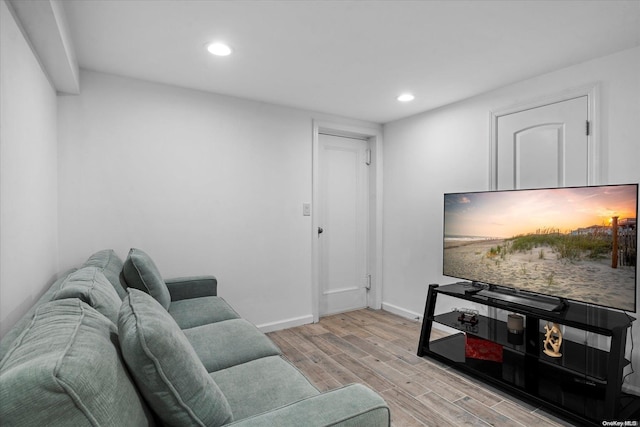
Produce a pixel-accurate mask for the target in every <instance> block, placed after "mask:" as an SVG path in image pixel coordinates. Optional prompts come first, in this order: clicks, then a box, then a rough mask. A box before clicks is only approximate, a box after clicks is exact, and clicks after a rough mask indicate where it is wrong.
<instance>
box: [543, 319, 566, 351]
mask: <svg viewBox="0 0 640 427" xmlns="http://www.w3.org/2000/svg"><path fill="white" fill-rule="evenodd" d="M544 329H545V331H547V332H546V333H545V334H544V354H546V355H547V356H551V357H561V356H562V353H560V346H561V345H562V332H560V326H558V324H557V323H553V325H552V326H551V327H549V322H547V324H546V325H544Z"/></svg>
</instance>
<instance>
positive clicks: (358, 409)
mask: <svg viewBox="0 0 640 427" xmlns="http://www.w3.org/2000/svg"><path fill="white" fill-rule="evenodd" d="M390 424H391V416H390V412H389V407H388V406H387V404H386V402H385V401H384V400H383V399H382V398H381V397H380V396H379V395H378V394H376V393H375V392H374V391H372V390H370V389H368V388H367V387H365V386H363V385H361V384H351V385H348V386H345V387H342V388H338V389H335V390H331V391H327V392H325V393H322V394H319V395H317V396H312V397H309V398H306V399H303V400H299V401H297V402H295V403H292V404H290V405H287V406H282V407H280V408H277V409H274V410H272V411H269V412H265V413H262V414H260V415H256V416H253V417H249V418H245V419H243V420H239V421H237V422H233V423H231V424H229V425H231V426H234V427H257V426H278V427H289V426H291V427H298V426H305V427H324V426H342V427H348V426H354V427H355V426H367V427H382V426H384V427H388V426H389V425H390Z"/></svg>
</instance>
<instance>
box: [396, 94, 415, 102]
mask: <svg viewBox="0 0 640 427" xmlns="http://www.w3.org/2000/svg"><path fill="white" fill-rule="evenodd" d="M414 99H415V96H413V95H411V94H410V93H403V94H402V95H400V96H398V98H397V100H398V101H400V102H409V101H413V100H414Z"/></svg>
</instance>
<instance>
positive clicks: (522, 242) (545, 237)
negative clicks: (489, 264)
mask: <svg viewBox="0 0 640 427" xmlns="http://www.w3.org/2000/svg"><path fill="white" fill-rule="evenodd" d="M545 246H546V247H550V248H552V250H553V251H554V252H555V253H556V254H557V257H558V259H565V260H570V261H574V260H579V259H582V258H584V257H587V258H591V259H598V258H603V257H606V256H608V255H609V254H610V253H611V250H612V238H611V236H609V235H607V234H604V233H593V234H563V233H560V232H559V231H557V230H555V229H543V230H537V231H536V232H535V233H530V234H523V235H518V236H515V237H512V238H510V239H506V240H505V241H504V243H503V244H502V245H498V246H496V247H491V248H490V249H489V251H488V252H487V257H488V258H494V257H497V256H500V258H502V259H504V257H505V256H506V254H508V253H514V252H530V251H532V250H533V249H536V248H541V247H545ZM539 254H540V255H539V257H540V258H543V257H544V255H543V253H542V252H539Z"/></svg>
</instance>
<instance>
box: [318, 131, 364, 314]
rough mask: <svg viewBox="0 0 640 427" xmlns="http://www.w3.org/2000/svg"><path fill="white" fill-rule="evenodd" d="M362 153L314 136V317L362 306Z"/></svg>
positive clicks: (349, 141) (354, 143) (360, 145)
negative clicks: (316, 277)
mask: <svg viewBox="0 0 640 427" xmlns="http://www.w3.org/2000/svg"><path fill="white" fill-rule="evenodd" d="M366 151H367V143H366V141H363V140H359V139H353V138H345V137H339V136H332V135H323V134H321V135H320V136H319V184H320V185H319V196H320V197H319V203H320V211H319V221H318V224H320V227H321V229H322V232H321V233H319V234H318V239H319V253H320V264H319V266H320V271H319V273H320V274H319V277H320V298H319V314H320V316H324V315H329V314H333V313H339V312H343V311H348V310H355V309H358V308H363V307H366V306H367V289H366V286H367V230H368V227H367V223H368V209H367V194H368V193H367V191H368V190H367V189H368V175H367V166H366V163H365V162H366ZM318 231H320V230H318Z"/></svg>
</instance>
